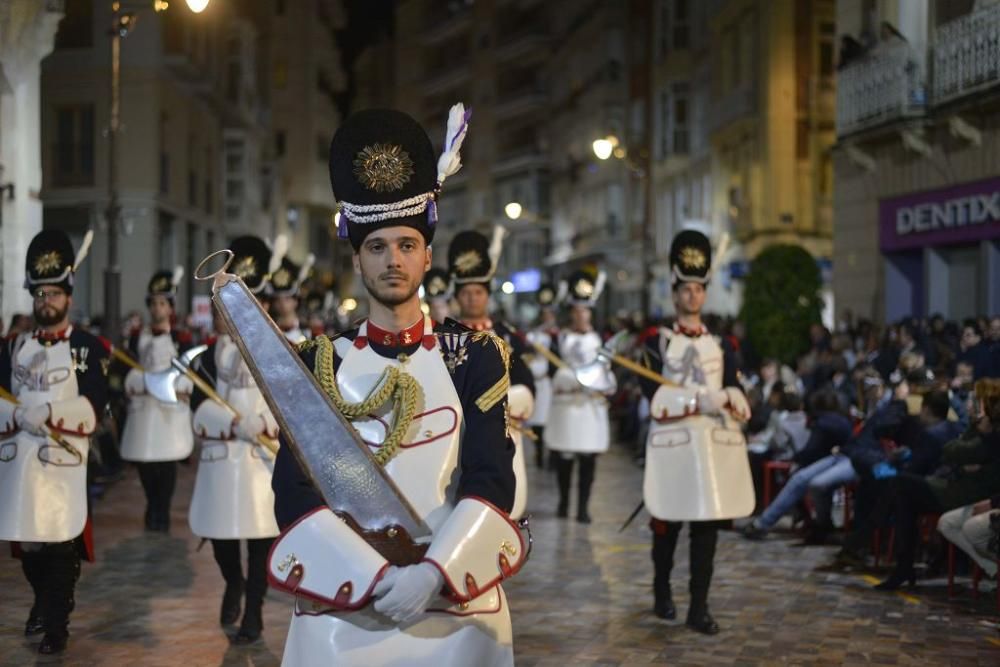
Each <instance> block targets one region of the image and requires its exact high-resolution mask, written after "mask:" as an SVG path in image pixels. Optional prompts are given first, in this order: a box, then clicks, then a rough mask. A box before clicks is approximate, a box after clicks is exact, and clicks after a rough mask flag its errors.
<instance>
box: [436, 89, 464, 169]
mask: <svg viewBox="0 0 1000 667" xmlns="http://www.w3.org/2000/svg"><path fill="white" fill-rule="evenodd" d="M468 121H469V114H467V113H466V112H465V105H464V104H462V103H461V102H459V103H458V104H456V105H455V106H453V107H452V108H451V110H450V111H449V112H448V130H447V132H446V133H445V137H444V150H443V152H442V153H441V157H439V158H438V163H437V168H438V173H437V182H438V185H442V184H443V183H444V181H445V179H447V178H448V177H449V176H452V175H453V174H456V173H458V170H459V169H461V168H462V156H461V155H460V154H459V151H460V150H461V148H462V142H464V141H465V134H466V132H467V131H468V129H469V122H468Z"/></svg>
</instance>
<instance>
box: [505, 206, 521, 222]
mask: <svg viewBox="0 0 1000 667" xmlns="http://www.w3.org/2000/svg"><path fill="white" fill-rule="evenodd" d="M522 210H523V209H522V208H521V205H520V204H518V203H517V202H516V201H512V202H511V203H509V204H507V205H506V206H504V207H503V212H504V213H506V214H507V217H508V218H510V219H511V220H517V219H518V218H520V217H521V212H522Z"/></svg>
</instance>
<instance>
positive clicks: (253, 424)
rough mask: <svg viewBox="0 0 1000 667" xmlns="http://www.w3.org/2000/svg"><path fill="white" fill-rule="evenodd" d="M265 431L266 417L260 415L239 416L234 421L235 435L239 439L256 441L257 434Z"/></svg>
mask: <svg viewBox="0 0 1000 667" xmlns="http://www.w3.org/2000/svg"><path fill="white" fill-rule="evenodd" d="M263 432H264V418H263V417H261V416H260V415H249V416H247V417H243V418H237V419H236V421H235V422H233V435H235V436H236V439H237V440H243V441H245V442H256V441H257V436H258V435H260V434H261V433H263Z"/></svg>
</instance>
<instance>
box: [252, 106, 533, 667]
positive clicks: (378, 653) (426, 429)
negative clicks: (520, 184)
mask: <svg viewBox="0 0 1000 667" xmlns="http://www.w3.org/2000/svg"><path fill="white" fill-rule="evenodd" d="M467 120H468V115H467V114H465V113H464V110H463V108H462V107H461V105H456V106H455V107H454V108H453V109H452V112H451V116H450V118H449V122H448V136H447V138H446V140H445V147H446V150H445V152H444V154H443V155H442V156H441V157H440V158H436V157H435V155H434V152H433V148H432V146H431V142H430V140H429V139H428V137H427V135H426V133H425V132H424V130H423V128H422V127H420V125H419V124H417V122H416V121H414V120H413V119H412V118H410V117H409V116H407V115H405V114H403V113H400V112H397V111H389V110H370V111H362V112H359V113H356V114H354V115H353V116H350V117H348V118H347V120H345V121H344V124H343V125H342V126H341V127H340V129H339V130H338V131H337V134H336V136H335V137H334V138H333V143H332V145H331V148H330V177H331V182H332V185H333V190H334V193H335V195H336V197H337V199H338V200H339V203H340V207H341V213H342V217H341V225H342V227H341V233H342V235H343V236H346V237H347V238H349V239H350V242H351V245H352V247H353V249H354V269H355V272H356V273H358V274H359V275H360V276H361V280H362V282H363V283H364V285H365V288H366V290H367V292H368V295H369V297H370V310H369V317H368V319H366V320H365V321H363V322H362V323H361V325H360V326H359V327H358V328H356V329H352V330H350V331H347V332H345V333H343V334H341V335H340V336H338V337H336V338H334V339H332V340H331V339H328V338H326V337H319V338H318V339H316V340H315V341H310V342H309V343H307V344H305V345H304V346H303V347H302V352H301V355H302V358H303V360H304V362H305V363H306V365H307V366H308V367H310V368H311V369H312V370H313V373H314V374H315V375H316V376H317V380H318V382H319V384H320V386H321V387H322V388H323V390H324V392H325V393H326V394H327V395H328V396H329V397H330V399H331V401H333V403H334V405H336V406H337V407H338V409H339V410H340V411H341V412H342V413H343V414H344V415H346V416H348V417H350V418H351V419H352V420H353V424H354V427H355V428H356V429H357V431H358V432H359V434H360V435H361V437H362V438H363V439H364V441H365V442H366V443H368V446H369V447H370V451H371V452H372V454H373V456H374V459H375V461H374V463H375V464H376V465H382V466H383V469H384V470H385V472H386V473H387V474H388V476H389V477H390V478H391V480H392V481H393V482H394V483H395V485H396V487H397V488H398V490H399V492H400V493H401V495H402V496H404V497H405V498H406V499H407V500H408V502H409V503H410V504H411V505H412V507H413V509H414V511H415V512H416V515H417V516H418V517H419V519H421V520H422V521H423V522H424V523H425V524H426V526H427V527H428V528H429V530H430V533H431V537H430V540H429V544H428V545H427V551H426V554H425V555H424V556H423V557H422V559H420V560H419V561H418V562H416V563H414V564H410V565H405V566H397V565H390V563H389V562H388V561H387V560H386V558H385V557H383V556H382V555H381V554H380V553H379V552H378V551H377V550H376V549H375V548H374V547H373V546H371V545H370V544H369V543H368V542H366V541H365V540H364V539H362V538H361V537H360V536H359V534H358V533H356V532H354V531H353V530H352V529H351V528H350V527H349V526H348V524H347V523H346V522H345V521H342V520H341V519H339V518H338V517H337V516H336V515H334V514H333V513H332V512H331V511H330V509H329V508H328V507H327V506H326V505H325V504H324V502H323V500H322V496H320V495H319V494H318V492H317V491H316V489H315V488H314V487H313V486H312V484H311V483H310V482H309V481H307V478H306V476H305V474H304V473H303V470H302V469H301V468H300V465H299V462H298V461H297V459H296V457H294V456H293V455H292V454H291V452H290V451H289V450H288V448H287V447H282V448H281V450H279V454H278V461H277V464H276V467H275V473H274V489H275V499H276V504H275V511H276V514H277V517H278V522H279V524H280V525H281V527H282V530H283V531H284V532H283V533H282V536H281V537H280V538H279V540H278V541H277V543H276V544H275V547H274V550H273V552H272V555H271V559H270V563H269V568H270V570H269V572H270V576H271V581H272V582H273V583H274V584H275V585H276V586H279V587H281V588H283V589H284V590H287V591H290V592H294V593H295V594H296V595H297V599H296V607H295V614H294V616H293V618H292V624H291V628H290V630H289V633H288V639H287V641H286V644H285V653H284V662H283V664H285V665H295V666H307V665H317V666H319V665H322V666H324V667H325V666H327V665H334V664H335V665H339V666H344V665H364V666H372V665H400V664H407V665H428V666H431V665H433V666H435V667H439V666H443V667H448V666H456V667H458V666H463V667H464V666H466V665H512V664H513V648H512V639H511V626H510V614H509V611H508V608H507V601H506V597H505V596H504V592H503V589H502V587H501V586H500V582H501V580H503V579H505V578H507V577H509V576H512V575H513V574H514V573H516V572H517V570H518V569H519V568H520V566H521V564H522V563H523V561H524V559H525V557H526V555H527V554H526V549H527V543H526V540H524V539H523V538H522V536H521V534H520V531H519V530H518V528H517V527H515V526H514V524H512V523H511V521H510V519H509V518H508V514H507V513H508V511H509V510H510V508H511V507H512V505H513V502H514V484H515V483H514V474H513V470H512V468H511V460H512V457H513V448H512V445H511V441H510V439H509V437H508V434H507V426H506V409H507V391H508V387H509V384H510V380H509V376H508V370H507V364H508V351H507V348H506V346H505V345H504V343H503V341H501V340H500V339H499V338H498V337H497V336H496V335H495V334H492V333H490V332H488V331H482V332H473V331H469V330H468V329H466V328H465V327H462V326H460V325H458V324H457V323H455V322H449V323H445V324H438V325H436V326H434V325H433V324H432V322H431V319H430V318H429V317H427V316H425V315H424V314H423V313H422V311H421V304H420V299H419V294H418V291H419V288H420V284H421V281H422V279H423V277H424V273H425V272H426V271H427V270H428V268H429V267H430V265H431V249H430V243H431V241H432V239H433V237H434V231H435V226H436V221H437V215H436V199H437V194H438V192H439V190H440V187H441V184H442V183H443V182H444V180H445V178H447V177H448V176H450V175H451V174H453V173H455V172H456V171H457V170H458V168H459V167H460V165H461V162H460V160H459V153H458V151H459V148H460V146H461V144H462V140H463V138H464V136H465V132H466V128H467ZM377 388H381V389H385V391H382V390H379V391H376V392H373V389H377ZM389 390H391V391H389ZM293 564H294V565H293Z"/></svg>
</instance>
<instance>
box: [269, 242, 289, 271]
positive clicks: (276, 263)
mask: <svg viewBox="0 0 1000 667" xmlns="http://www.w3.org/2000/svg"><path fill="white" fill-rule="evenodd" d="M286 252H288V237H287V236H285V235H284V234H278V235H277V236H275V237H274V248H273V249H272V250H271V262H270V264H268V265H267V272H268V273H274V272H275V271H277V270H278V269H279V268H281V260H283V259H284V258H285V253H286Z"/></svg>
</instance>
